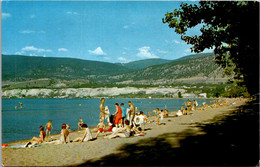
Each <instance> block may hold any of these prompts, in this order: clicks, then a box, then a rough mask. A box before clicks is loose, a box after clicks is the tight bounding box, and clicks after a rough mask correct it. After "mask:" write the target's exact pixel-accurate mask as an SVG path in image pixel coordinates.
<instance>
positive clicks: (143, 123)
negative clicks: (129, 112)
mask: <svg viewBox="0 0 260 167" xmlns="http://www.w3.org/2000/svg"><path fill="white" fill-rule="evenodd" d="M139 118H140V127H141V128H142V131H144V130H145V123H146V122H147V117H146V115H145V114H144V112H143V111H140V115H139Z"/></svg>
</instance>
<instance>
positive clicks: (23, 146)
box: [5, 143, 47, 148]
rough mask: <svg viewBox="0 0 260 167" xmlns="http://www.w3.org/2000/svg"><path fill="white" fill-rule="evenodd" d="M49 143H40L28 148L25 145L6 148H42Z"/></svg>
mask: <svg viewBox="0 0 260 167" xmlns="http://www.w3.org/2000/svg"><path fill="white" fill-rule="evenodd" d="M45 144H47V143H40V144H35V145H32V146H30V145H29V146H28V147H26V145H24V144H17V145H13V146H7V147H5V148H31V147H38V146H42V145H45Z"/></svg>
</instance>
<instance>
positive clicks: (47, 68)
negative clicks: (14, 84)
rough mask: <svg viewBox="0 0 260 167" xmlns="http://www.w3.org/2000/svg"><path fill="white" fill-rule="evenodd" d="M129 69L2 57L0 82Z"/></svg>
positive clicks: (76, 76) (68, 60)
mask: <svg viewBox="0 0 260 167" xmlns="http://www.w3.org/2000/svg"><path fill="white" fill-rule="evenodd" d="M128 71H129V69H127V68H125V67H122V66H119V65H116V64H112V63H105V62H98V61H89V60H80V59H73V58H54V57H31V56H18V55H2V80H3V81H5V80H14V79H15V80H16V81H24V80H29V79H39V78H53V79H57V78H58V79H66V80H70V79H81V78H86V77H87V76H90V75H115V74H119V73H125V72H128Z"/></svg>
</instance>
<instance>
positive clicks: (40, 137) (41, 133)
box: [31, 126, 46, 143]
mask: <svg viewBox="0 0 260 167" xmlns="http://www.w3.org/2000/svg"><path fill="white" fill-rule="evenodd" d="M45 137H46V133H45V132H44V127H43V126H40V135H39V137H33V138H32V139H31V141H36V142H37V143H43V141H44V139H45Z"/></svg>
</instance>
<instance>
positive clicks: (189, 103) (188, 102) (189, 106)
mask: <svg viewBox="0 0 260 167" xmlns="http://www.w3.org/2000/svg"><path fill="white" fill-rule="evenodd" d="M191 104H192V102H191V101H190V99H188V101H187V109H188V112H190V111H191Z"/></svg>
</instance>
